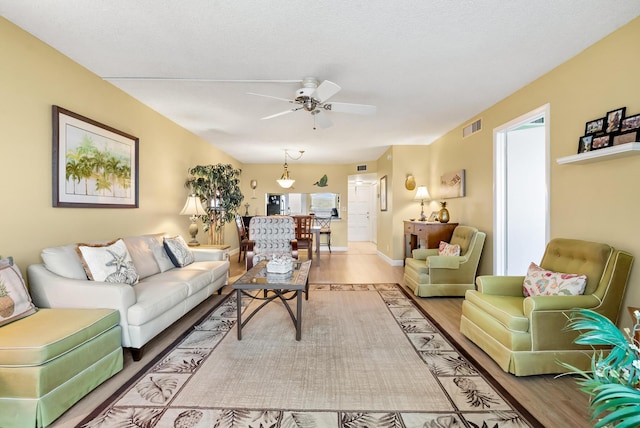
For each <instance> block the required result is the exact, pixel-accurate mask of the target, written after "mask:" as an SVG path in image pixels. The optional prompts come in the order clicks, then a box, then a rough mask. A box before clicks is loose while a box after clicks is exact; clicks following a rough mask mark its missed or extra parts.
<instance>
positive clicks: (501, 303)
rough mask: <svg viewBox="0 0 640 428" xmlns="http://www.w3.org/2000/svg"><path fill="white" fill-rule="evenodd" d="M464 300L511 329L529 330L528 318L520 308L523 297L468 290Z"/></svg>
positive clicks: (525, 331) (524, 331) (518, 330)
mask: <svg viewBox="0 0 640 428" xmlns="http://www.w3.org/2000/svg"><path fill="white" fill-rule="evenodd" d="M465 300H468V301H470V302H471V303H473V304H474V305H476V306H477V307H478V308H480V309H481V310H483V311H484V312H486V313H488V314H491V316H493V317H494V318H495V319H496V320H497V321H498V322H499V323H500V324H502V325H504V326H505V327H506V328H507V329H509V330H511V331H516V332H522V333H527V332H528V331H529V318H527V317H525V315H524V312H523V309H522V303H523V301H524V297H514V296H495V295H491V294H482V293H480V292H479V291H476V290H469V291H467V293H466V294H465Z"/></svg>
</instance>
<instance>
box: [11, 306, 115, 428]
mask: <svg viewBox="0 0 640 428" xmlns="http://www.w3.org/2000/svg"><path fill="white" fill-rule="evenodd" d="M119 321H120V316H119V313H118V311H116V310H112V309H39V310H38V311H37V312H36V313H35V314H33V315H29V316H28V317H26V318H22V319H20V320H17V321H14V322H12V323H10V324H6V325H3V326H1V327H0V426H1V427H3V428H9V427H16V428H17V427H20V428H23V427H45V426H47V425H49V424H51V423H52V422H53V421H54V420H55V419H57V418H58V417H59V416H60V415H62V414H63V413H64V412H65V411H66V410H67V409H69V408H70V407H71V406H73V405H74V404H75V403H76V402H77V401H79V400H80V399H81V398H82V397H84V396H85V395H86V394H88V393H89V392H90V391H92V390H93V389H94V388H96V387H97V386H98V385H100V384H101V383H102V382H104V381H105V380H107V379H108V378H110V377H111V376H113V375H114V374H116V373H117V372H119V371H120V370H122V346H121V333H120V326H119V325H118V323H119Z"/></svg>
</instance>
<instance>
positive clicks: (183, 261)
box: [164, 236, 195, 267]
mask: <svg viewBox="0 0 640 428" xmlns="http://www.w3.org/2000/svg"><path fill="white" fill-rule="evenodd" d="M164 248H165V249H166V250H167V254H168V255H169V258H170V259H171V261H172V262H173V264H174V265H176V266H177V267H185V266H187V265H190V264H191V263H193V262H194V261H195V259H194V258H193V253H192V252H191V250H190V249H189V246H188V245H187V243H186V242H185V241H184V239H182V236H175V237H173V238H164Z"/></svg>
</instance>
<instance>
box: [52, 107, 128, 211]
mask: <svg viewBox="0 0 640 428" xmlns="http://www.w3.org/2000/svg"><path fill="white" fill-rule="evenodd" d="M52 113H53V163H52V164H53V206H54V207H69V208H138V163H139V159H138V142H139V141H138V138H136V137H134V136H132V135H129V134H126V133H124V132H122V131H118V130H117V129H114V128H112V127H110V126H107V125H104V124H102V123H99V122H96V121H95V120H92V119H89V118H87V117H84V116H81V115H79V114H77V113H73V112H71V111H69V110H65V109H63V108H62V107H58V106H53V109H52Z"/></svg>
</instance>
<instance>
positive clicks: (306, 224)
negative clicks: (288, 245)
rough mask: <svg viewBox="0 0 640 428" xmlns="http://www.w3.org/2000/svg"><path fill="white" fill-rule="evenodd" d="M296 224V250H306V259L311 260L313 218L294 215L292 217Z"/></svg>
mask: <svg viewBox="0 0 640 428" xmlns="http://www.w3.org/2000/svg"><path fill="white" fill-rule="evenodd" d="M292 217H293V220H294V221H295V224H296V239H297V241H298V249H304V248H306V249H307V258H308V259H309V260H311V258H312V250H313V232H312V231H311V227H312V226H313V216H310V215H294V216H292Z"/></svg>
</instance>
